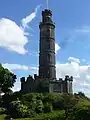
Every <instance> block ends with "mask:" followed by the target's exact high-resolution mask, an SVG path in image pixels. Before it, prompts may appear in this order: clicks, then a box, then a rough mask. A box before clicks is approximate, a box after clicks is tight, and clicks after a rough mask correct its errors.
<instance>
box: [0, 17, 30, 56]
mask: <svg viewBox="0 0 90 120" xmlns="http://www.w3.org/2000/svg"><path fill="white" fill-rule="evenodd" d="M27 43H28V38H27V37H26V36H25V33H24V31H23V30H22V29H21V28H20V27H19V26H18V25H17V24H16V23H15V22H14V21H12V20H10V19H5V18H2V19H0V47H3V48H6V49H8V50H10V51H14V52H17V53H19V54H25V53H26V52H27V50H25V48H24V46H25V45H26V44H27Z"/></svg>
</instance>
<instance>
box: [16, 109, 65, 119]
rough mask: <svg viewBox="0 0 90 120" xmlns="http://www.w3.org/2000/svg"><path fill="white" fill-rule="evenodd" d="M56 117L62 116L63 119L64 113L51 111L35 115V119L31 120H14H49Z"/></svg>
mask: <svg viewBox="0 0 90 120" xmlns="http://www.w3.org/2000/svg"><path fill="white" fill-rule="evenodd" d="M56 116H63V117H64V111H63V110H60V111H53V112H52V113H46V114H45V113H43V114H39V115H36V117H33V118H21V119H16V120H42V119H43V118H46V120H47V119H49V118H55V117H56Z"/></svg>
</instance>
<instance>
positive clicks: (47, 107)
mask: <svg viewBox="0 0 90 120" xmlns="http://www.w3.org/2000/svg"><path fill="white" fill-rule="evenodd" d="M43 110H44V113H49V112H52V111H53V107H52V104H50V103H46V104H45V105H44V109H43Z"/></svg>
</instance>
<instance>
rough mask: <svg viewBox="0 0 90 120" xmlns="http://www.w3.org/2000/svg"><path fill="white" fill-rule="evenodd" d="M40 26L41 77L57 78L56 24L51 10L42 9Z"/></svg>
mask: <svg viewBox="0 0 90 120" xmlns="http://www.w3.org/2000/svg"><path fill="white" fill-rule="evenodd" d="M39 28H40V45H39V46H40V47H39V77H40V78H49V79H50V80H55V79H56V68H55V63H56V60H55V24H54V22H53V20H52V11H51V10H48V9H45V10H44V11H42V22H40V25H39Z"/></svg>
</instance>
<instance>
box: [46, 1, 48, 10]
mask: <svg viewBox="0 0 90 120" xmlns="http://www.w3.org/2000/svg"><path fill="white" fill-rule="evenodd" d="M46 2H47V3H46V4H47V9H48V0H46Z"/></svg>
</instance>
